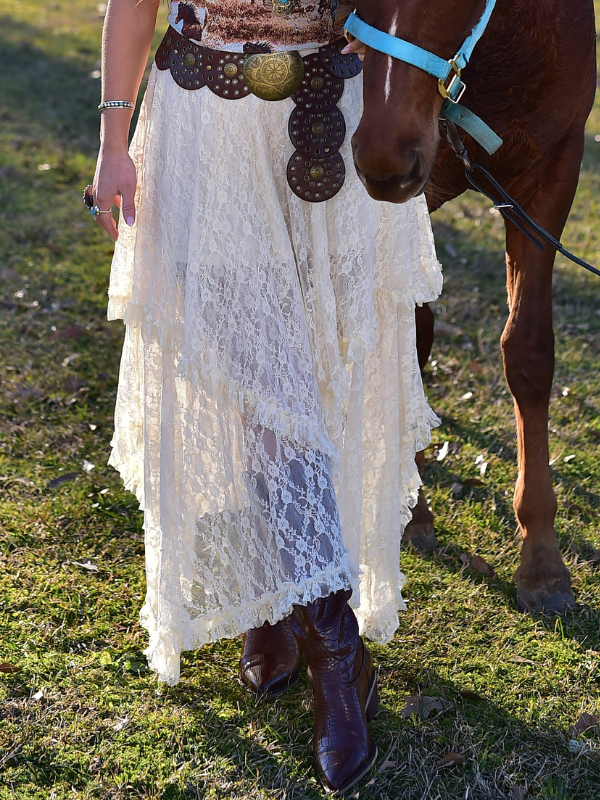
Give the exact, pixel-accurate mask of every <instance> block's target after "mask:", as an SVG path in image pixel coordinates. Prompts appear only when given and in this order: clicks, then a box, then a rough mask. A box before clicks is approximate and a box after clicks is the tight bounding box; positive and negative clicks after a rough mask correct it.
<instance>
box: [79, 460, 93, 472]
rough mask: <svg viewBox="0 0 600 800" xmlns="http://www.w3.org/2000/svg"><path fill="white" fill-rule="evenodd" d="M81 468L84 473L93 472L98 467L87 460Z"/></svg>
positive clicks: (82, 463)
mask: <svg viewBox="0 0 600 800" xmlns="http://www.w3.org/2000/svg"><path fill="white" fill-rule="evenodd" d="M81 467H82V469H83V471H84V472H88V473H89V472H91V471H92V470H93V469H96V465H95V464H92V462H91V461H87V460H86V459H85V458H84V459H83V461H82V462H81Z"/></svg>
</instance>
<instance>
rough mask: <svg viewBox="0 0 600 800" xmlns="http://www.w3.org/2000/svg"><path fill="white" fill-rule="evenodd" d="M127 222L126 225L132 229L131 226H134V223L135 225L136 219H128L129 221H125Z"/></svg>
mask: <svg viewBox="0 0 600 800" xmlns="http://www.w3.org/2000/svg"><path fill="white" fill-rule="evenodd" d="M125 222H126V223H127V224H128V225H129V227H130V228H131V226H132V225H133V223H134V219H133V217H127V219H126V220H125Z"/></svg>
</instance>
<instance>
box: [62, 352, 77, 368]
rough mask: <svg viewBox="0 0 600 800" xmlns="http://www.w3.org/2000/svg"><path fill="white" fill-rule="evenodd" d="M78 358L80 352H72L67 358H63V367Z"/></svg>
mask: <svg viewBox="0 0 600 800" xmlns="http://www.w3.org/2000/svg"><path fill="white" fill-rule="evenodd" d="M78 358H79V353H71V355H70V356H67V357H66V358H65V359H63V362H62V365H63V367H68V366H69V364H72V363H73V362H74V361H76V360H77V359H78Z"/></svg>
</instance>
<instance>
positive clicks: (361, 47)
mask: <svg viewBox="0 0 600 800" xmlns="http://www.w3.org/2000/svg"><path fill="white" fill-rule="evenodd" d="M366 52H367V46H366V44H363V43H362V42H361V41H360V39H356V38H354V37H352V40H351V41H350V42H348V44H347V45H346V47H344V49H343V50H342V55H349V54H350V53H356V54H357V55H358V57H359V58H360V60H361V61H363V60H364V57H365V53H366Z"/></svg>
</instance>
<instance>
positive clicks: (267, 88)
mask: <svg viewBox="0 0 600 800" xmlns="http://www.w3.org/2000/svg"><path fill="white" fill-rule="evenodd" d="M243 73H244V80H245V81H246V86H247V87H248V89H250V91H251V92H252V94H255V95H256V96H257V97H260V98H261V99H262V100H285V98H286V97H290V96H291V95H293V94H294V92H297V91H298V89H299V88H300V84H301V83H302V79H303V78H304V61H303V60H302V56H301V55H300V53H298V52H297V51H296V50H290V51H287V52H282V53H253V54H252V55H248V56H246V58H245V59H244V67H243Z"/></svg>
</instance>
